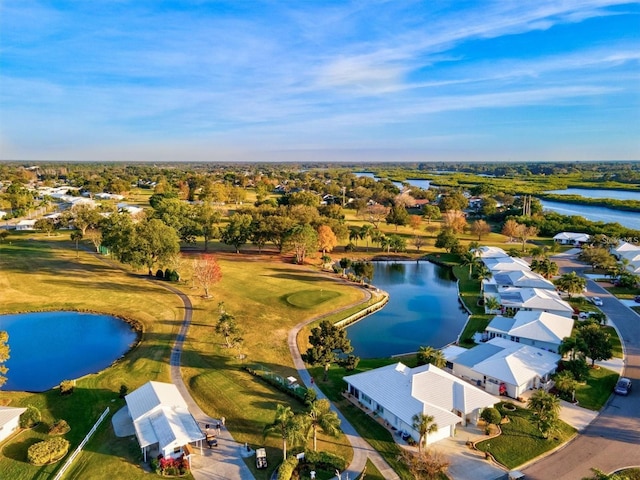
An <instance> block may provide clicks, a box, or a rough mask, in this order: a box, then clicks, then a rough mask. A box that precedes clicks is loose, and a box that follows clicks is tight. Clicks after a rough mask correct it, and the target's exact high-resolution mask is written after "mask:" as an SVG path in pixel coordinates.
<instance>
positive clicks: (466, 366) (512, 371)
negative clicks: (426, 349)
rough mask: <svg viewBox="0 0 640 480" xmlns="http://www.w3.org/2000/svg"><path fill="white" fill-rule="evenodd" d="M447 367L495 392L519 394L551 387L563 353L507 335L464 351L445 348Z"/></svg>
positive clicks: (455, 373) (510, 394)
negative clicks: (544, 348)
mask: <svg viewBox="0 0 640 480" xmlns="http://www.w3.org/2000/svg"><path fill="white" fill-rule="evenodd" d="M443 353H444V355H445V358H446V359H447V368H448V369H449V370H451V372H452V373H453V374H454V375H455V376H457V377H460V378H462V379H464V380H467V381H470V382H473V383H475V384H476V385H477V386H478V387H484V389H485V390H486V391H487V392H488V393H492V394H494V395H508V396H509V397H512V398H517V397H519V396H520V395H522V393H523V392H525V391H527V390H529V389H533V388H545V389H548V388H550V387H551V386H552V382H551V381H550V379H549V378H550V376H551V375H552V374H553V373H555V371H556V368H557V366H558V361H559V360H560V355H558V354H556V353H552V352H548V351H546V350H541V349H539V348H536V347H532V346H529V345H523V344H521V343H517V342H512V341H511V340H506V339H504V338H493V339H491V340H489V341H488V342H486V343H482V344H480V345H476V346H475V347H473V348H471V349H469V350H466V351H464V352H461V351H460V350H458V349H444V350H443Z"/></svg>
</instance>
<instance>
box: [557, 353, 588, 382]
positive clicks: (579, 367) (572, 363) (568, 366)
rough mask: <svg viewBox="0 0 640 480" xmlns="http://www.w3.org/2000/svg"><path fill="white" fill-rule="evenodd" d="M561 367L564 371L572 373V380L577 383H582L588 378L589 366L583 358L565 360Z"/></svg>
mask: <svg viewBox="0 0 640 480" xmlns="http://www.w3.org/2000/svg"><path fill="white" fill-rule="evenodd" d="M562 366H563V367H564V369H565V370H569V371H570V372H571V373H573V378H575V379H576V380H577V381H579V382H584V381H585V380H586V379H587V378H588V377H589V365H588V364H587V362H585V360H584V359H583V358H576V359H575V360H565V361H564V362H562Z"/></svg>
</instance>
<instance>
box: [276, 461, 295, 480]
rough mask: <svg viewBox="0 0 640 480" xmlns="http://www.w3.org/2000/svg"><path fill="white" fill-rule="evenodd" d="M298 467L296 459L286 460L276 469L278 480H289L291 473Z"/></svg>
mask: <svg viewBox="0 0 640 480" xmlns="http://www.w3.org/2000/svg"><path fill="white" fill-rule="evenodd" d="M297 467H298V459H297V458H296V457H289V458H287V459H286V460H285V461H284V462H282V464H281V465H280V468H279V469H278V480H290V479H291V476H292V475H293V471H294V470H295V469H296V468H297Z"/></svg>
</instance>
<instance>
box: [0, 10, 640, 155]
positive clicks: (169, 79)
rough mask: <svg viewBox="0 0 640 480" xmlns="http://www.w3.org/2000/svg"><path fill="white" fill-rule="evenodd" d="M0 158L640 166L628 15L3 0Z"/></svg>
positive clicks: (638, 70) (638, 49) (632, 19)
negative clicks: (622, 163) (608, 162)
mask: <svg viewBox="0 0 640 480" xmlns="http://www.w3.org/2000/svg"><path fill="white" fill-rule="evenodd" d="M0 159H4V160H96V161H98V160H100V161H104V160H114V161H179V160H184V161H207V160H210V161H277V160H283V161H298V160H299V161H314V160H322V161H332V160H335V161H459V160H469V161H536V160H572V161H574V160H575V161H578V160H616V159H617V160H639V159H640V3H639V2H625V1H621V2H618V1H615V0H610V1H608V0H565V1H553V2H551V1H545V0H534V1H525V0H514V1H509V0H499V1H496V2H489V1H482V2H480V1H439V0H434V1H427V0H421V1H404V0H390V1H384V0H371V1H353V2H348V1H331V0H323V1H317V2H316V1H312V0H292V1H284V0H282V1H279V0H271V1H258V0H251V1H249V0H233V1H222V0H221V1H206V0H202V1H196V0H194V1H184V2H169V1H161V0H136V1H125V0H112V1H99V0H92V1H75V0H69V1H47V2H36V1H30V0H3V1H2V2H1V3H0Z"/></svg>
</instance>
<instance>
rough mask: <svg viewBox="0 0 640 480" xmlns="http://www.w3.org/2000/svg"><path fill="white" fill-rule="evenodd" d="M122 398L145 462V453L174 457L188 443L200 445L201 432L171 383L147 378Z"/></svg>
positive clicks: (183, 451) (180, 453)
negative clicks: (148, 380)
mask: <svg viewBox="0 0 640 480" xmlns="http://www.w3.org/2000/svg"><path fill="white" fill-rule="evenodd" d="M124 399H125V401H126V402H127V408H128V409H129V416H130V417H131V419H132V420H133V427H134V429H135V432H136V437H137V439H138V443H139V444H140V449H141V450H142V454H143V456H144V460H145V462H146V461H147V453H150V454H151V455H157V454H160V455H162V456H163V457H165V458H169V457H172V458H177V457H179V456H180V455H183V454H187V455H188V452H187V450H188V448H187V445H189V444H196V443H197V444H198V445H199V446H200V448H202V440H204V438H205V436H204V434H203V432H202V430H201V429H200V426H199V425H198V422H196V420H195V419H194V418H193V416H192V415H191V413H190V412H189V409H188V407H187V402H185V400H184V398H182V395H180V392H179V391H178V388H177V387H176V386H175V385H173V384H171V383H160V382H147V383H145V384H144V385H142V386H141V387H140V388H138V389H137V390H134V391H133V392H131V393H130V394H129V395H127V396H125V397H124Z"/></svg>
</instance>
